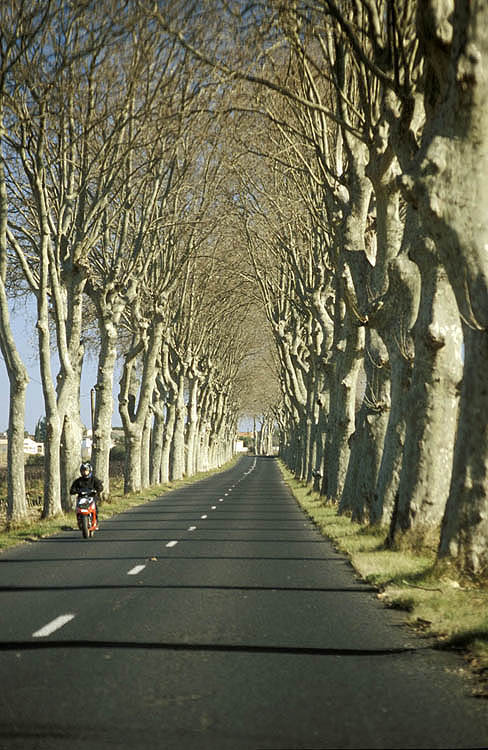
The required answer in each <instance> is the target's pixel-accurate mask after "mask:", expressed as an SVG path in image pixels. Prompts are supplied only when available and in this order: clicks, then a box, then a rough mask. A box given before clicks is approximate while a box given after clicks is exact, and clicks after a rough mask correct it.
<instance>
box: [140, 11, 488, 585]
mask: <svg viewBox="0 0 488 750" xmlns="http://www.w3.org/2000/svg"><path fill="white" fill-rule="evenodd" d="M217 6H218V8H217ZM216 10H217V14H215V11H216ZM148 12H149V8H148ZM151 12H152V13H153V17H154V18H155V20H157V22H158V23H159V26H160V28H161V29H164V30H165V31H166V32H167V33H170V34H172V35H173V37H174V38H175V39H176V40H177V41H178V42H179V43H180V44H181V45H182V48H183V49H185V50H186V51H188V52H189V53H190V54H192V55H193V56H194V59H196V60H199V61H200V62H201V63H202V64H206V65H207V66H208V69H209V70H213V71H219V73H220V74H221V75H222V77H223V78H225V79H226V80H228V81H232V82H233V106H234V111H235V112H236V113H238V116H237V114H236V122H237V123H238V124H237V129H236V142H237V143H240V144H241V147H242V145H243V144H244V143H245V144H246V145H247V149H246V157H245V158H241V157H240V156H239V157H237V158H236V160H235V163H234V167H235V170H236V179H237V180H238V181H239V184H240V188H239V200H240V204H241V207H242V222H243V226H244V231H245V232H246V236H247V245H248V249H249V251H250V255H251V260H252V263H253V266H254V274H255V277H256V279H257V283H258V284H259V287H260V289H261V294H262V299H263V302H264V305H265V309H266V312H267V316H268V319H269V321H270V324H271V327H272V330H273V332H274V336H275V342H276V351H277V356H278V361H279V366H280V372H281V383H282V390H283V394H284V408H283V410H282V411H281V414H280V417H279V418H280V425H281V430H282V440H283V444H282V452H283V455H284V457H285V458H286V460H287V462H288V464H289V465H290V466H291V467H292V468H293V469H294V470H295V472H296V473H297V475H299V476H301V477H303V478H304V479H306V480H309V481H312V479H313V477H314V476H315V481H316V482H317V483H318V482H319V475H320V488H321V491H322V493H323V495H324V496H325V497H326V498H328V499H329V500H331V501H333V502H336V503H337V504H338V507H339V509H340V512H343V513H348V514H351V516H352V517H353V518H354V519H357V520H359V521H362V522H365V523H370V524H381V525H383V526H387V527H388V528H389V530H390V535H389V537H390V541H391V543H400V542H401V541H402V540H404V539H405V537H407V538H410V539H412V537H413V538H414V539H415V540H416V541H417V542H419V541H420V542H421V543H422V542H424V543H429V544H432V543H434V544H438V554H439V556H440V557H442V558H448V559H450V560H453V561H455V562H456V564H458V565H459V567H460V568H462V569H463V570H465V571H468V572H472V573H475V574H482V573H483V572H486V570H487V567H488V500H487V498H488V477H487V466H488V454H487V451H488V441H487V419H486V415H487V413H488V403H487V398H488V389H487V387H486V366H487V357H488V349H487V337H486V328H487V314H488V308H487V301H488V294H487V292H488V289H487V281H488V254H487V247H488V245H487V239H486V238H487V232H488V224H487V213H486V207H485V202H486V196H487V187H488V186H487V184H486V180H487V174H488V172H487V170H486V160H487V157H488V144H487V132H488V130H487V129H486V126H485V123H486V118H487V115H488V110H487V107H486V101H487V98H486V94H487V91H486V89H487V85H488V83H487V81H488V79H487V77H486V73H485V68H486V58H487V56H488V39H487V37H486V32H485V30H486V28H488V25H487V22H488V9H487V6H486V3H481V2H468V0H422V2H421V1H420V0H398V2H397V1H395V2H394V3H393V2H390V1H389V0H364V1H363V2H361V3H358V2H355V1H353V0H343V1H341V2H338V1H337V0H320V1H319V2H315V1H314V2H310V1H309V0H294V2H280V0H269V1H268V2H264V3H258V4H250V5H248V6H246V7H245V8H243V6H242V4H241V3H239V2H235V3H233V2H230V1H229V2H224V1H222V2H221V3H217V2H216V3H215V4H214V6H213V7H212V8H209V7H208V6H206V7H205V8H202V7H201V5H200V4H198V3H196V4H195V3H191V2H186V3H185V2H183V3H180V4H178V8H177V10H176V9H175V8H164V9H162V8H154V7H153V9H152V11H151ZM185 12H186V15H185ZM216 18H217V20H216ZM185 19H186V21H185ZM208 29H211V30H212V31H211V34H209V33H208V31H207V30H208ZM224 39H226V40H230V43H229V41H228V42H227V43H228V45H229V46H228V48H229V49H230V48H231V49H232V53H231V54H228V55H223V54H222V46H223V45H224V44H225V42H224V41H223V40H224ZM237 153H239V151H237ZM240 153H243V152H242V151H241V152H240Z"/></svg>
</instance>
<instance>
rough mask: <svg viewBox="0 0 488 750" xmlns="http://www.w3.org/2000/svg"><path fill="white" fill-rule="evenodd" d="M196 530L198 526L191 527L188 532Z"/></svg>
mask: <svg viewBox="0 0 488 750" xmlns="http://www.w3.org/2000/svg"><path fill="white" fill-rule="evenodd" d="M196 528H197V527H196V526H190V527H189V528H188V531H195V529H196Z"/></svg>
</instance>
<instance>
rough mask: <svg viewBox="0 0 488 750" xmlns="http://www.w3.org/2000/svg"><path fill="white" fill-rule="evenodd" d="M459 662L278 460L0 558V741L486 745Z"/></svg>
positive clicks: (217, 749)
mask: <svg viewBox="0 0 488 750" xmlns="http://www.w3.org/2000/svg"><path fill="white" fill-rule="evenodd" d="M460 667H461V662H460V661H458V658H457V657H456V656H455V655H453V654H449V653H445V652H442V651H439V650H435V649H434V648H433V647H432V643H431V642H430V641H429V640H427V639H422V638H420V637H419V636H417V635H416V634H415V633H413V632H412V631H410V630H409V629H408V628H407V627H406V626H405V625H404V624H403V623H402V618H401V615H400V613H396V612H394V611H391V610H388V609H386V608H385V606H384V605H383V604H382V603H381V602H380V601H379V600H378V598H377V596H376V592H375V591H374V589H372V587H370V586H368V585H366V584H365V583H364V582H361V581H360V580H358V579H357V578H356V577H355V574H354V571H353V570H352V568H351V566H350V565H349V563H348V561H347V559H346V558H345V557H344V556H343V555H341V554H339V553H337V552H336V551H335V550H334V548H333V547H332V545H331V544H330V543H329V542H328V541H327V540H326V539H324V538H323V537H322V536H321V535H320V534H319V532H318V531H317V529H316V528H315V527H314V525H313V524H312V522H311V521H310V520H309V519H308V518H307V517H306V516H305V515H304V514H303V512H302V511H301V510H300V509H299V507H298V506H297V504H296V502H295V500H294V499H293V497H292V495H291V493H290V492H289V490H288V488H287V487H286V485H285V484H284V482H283V480H282V478H281V475H280V471H279V468H278V465H277V463H276V460H275V459H273V458H264V457H263V458H255V457H253V456H244V457H242V458H241V459H240V460H239V461H238V462H237V463H236V464H235V465H234V466H233V467H232V468H231V469H229V470H227V471H224V472H222V473H220V474H217V475H214V476H212V477H209V478H207V479H204V480H202V481H200V482H198V483H196V484H192V485H187V486H186V487H182V488H180V489H177V490H173V491H172V492H170V493H168V494H166V495H164V496H163V497H161V498H160V499H158V500H156V501H152V502H150V503H148V504H145V505H142V506H139V507H137V508H133V509H132V510H129V511H127V512H125V513H122V514H120V515H118V516H115V517H114V518H112V519H111V520H109V521H105V522H104V523H103V525H102V527H101V529H100V531H99V532H98V533H97V534H96V535H95V537H94V538H93V539H91V540H86V541H85V540H83V539H82V537H81V535H80V533H79V531H77V530H74V529H73V530H67V531H65V532H63V533H61V534H58V535H56V536H53V537H50V538H46V539H43V540H41V541H38V542H36V543H32V544H24V545H22V546H20V547H16V548H13V549H11V550H10V551H7V552H5V553H4V554H2V555H0V750H11V749H13V748H15V749H17V748H22V750H33V749H35V750H65V749H66V750H78V749H80V748H82V749H83V750H97V749H98V748H100V750H104V749H105V748H107V749H108V748H113V749H115V750H129V748H130V749H131V750H134V749H144V750H151V749H152V748H157V749H159V748H160V749H161V750H272V749H279V750H296V749H298V748H300V749H305V750H321V749H322V748H486V747H488V705H487V703H486V701H483V700H479V699H476V698H473V697H472V696H471V691H470V686H469V682H468V680H467V679H466V678H465V677H463V676H462V675H460V674H459V672H460Z"/></svg>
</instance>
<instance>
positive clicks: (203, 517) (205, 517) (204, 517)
mask: <svg viewBox="0 0 488 750" xmlns="http://www.w3.org/2000/svg"><path fill="white" fill-rule="evenodd" d="M200 518H208V516H200Z"/></svg>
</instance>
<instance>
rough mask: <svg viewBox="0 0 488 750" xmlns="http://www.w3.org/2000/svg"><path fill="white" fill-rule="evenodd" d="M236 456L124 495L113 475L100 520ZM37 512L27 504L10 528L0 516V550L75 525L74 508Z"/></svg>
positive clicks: (196, 478)
mask: <svg viewBox="0 0 488 750" xmlns="http://www.w3.org/2000/svg"><path fill="white" fill-rule="evenodd" d="M237 458H238V457H237V456H236V457H234V458H233V459H232V460H231V461H229V462H228V463H226V464H225V465H224V466H221V467H220V468H218V469H212V470H211V471H207V472H200V473H198V474H194V475H193V476H191V477H185V478H184V479H179V480H175V481H174V482H167V483H165V484H159V485H155V486H154V487H148V488H146V489H144V490H141V491H140V492H133V493H129V494H127V495H124V491H123V480H122V479H121V478H117V479H113V480H111V481H110V500H109V501H108V502H104V503H102V504H101V505H100V506H99V509H98V510H99V519H100V522H103V521H104V520H107V519H108V518H111V517H112V516H115V515H117V514H118V513H122V512H123V511H124V510H128V509H129V508H133V507H135V506H137V505H142V504H144V503H147V502H150V501H151V500H156V499H157V498H159V497H161V496H162V495H164V494H165V493H166V492H169V491H170V490H174V489H177V488H178V487H184V486H186V485H189V484H194V483H195V482H198V481H199V480H200V479H205V478H206V477H209V476H212V474H217V473H218V472H221V471H226V470H227V469H230V468H231V467H232V466H233V465H234V464H235V463H236V461H237ZM41 512H42V508H41V507H40V506H30V514H29V517H28V518H27V519H26V520H25V521H22V522H21V523H17V524H15V525H14V526H11V527H10V528H7V526H6V523H5V521H4V520H1V521H0V551H1V550H4V549H7V548H8V547H14V546H16V545H18V544H22V543H25V542H35V541H37V540H38V539H43V538H45V537H48V536H52V535H53V534H57V533H59V532H60V531H66V530H67V529H70V528H72V529H76V528H77V524H76V515H75V513H74V512H73V513H64V514H63V515H60V516H56V517H55V518H47V519H41V517H40V516H41Z"/></svg>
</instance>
